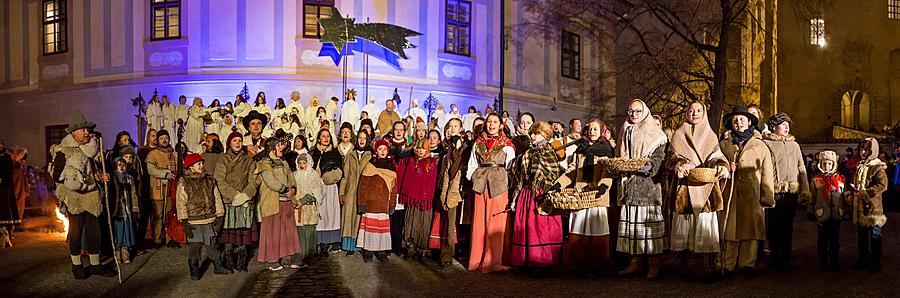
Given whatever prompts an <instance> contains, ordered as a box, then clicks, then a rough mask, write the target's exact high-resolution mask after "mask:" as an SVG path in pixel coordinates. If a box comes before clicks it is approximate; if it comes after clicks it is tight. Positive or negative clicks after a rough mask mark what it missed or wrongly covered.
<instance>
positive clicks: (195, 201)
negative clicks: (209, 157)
mask: <svg viewBox="0 0 900 298" xmlns="http://www.w3.org/2000/svg"><path fill="white" fill-rule="evenodd" d="M184 168H185V169H189V171H188V172H186V173H185V175H184V177H182V178H181V179H179V181H178V194H177V195H176V197H175V208H176V211H177V212H178V220H180V221H181V224H182V226H183V227H184V234H185V236H186V237H187V242H188V246H189V251H188V267H189V268H190V272H191V279H192V280H199V279H200V250H201V249H202V248H203V246H204V245H206V251H207V257H208V258H211V259H212V260H213V267H214V273H215V274H231V273H232V271H231V270H230V269H228V268H227V267H225V264H224V262H223V261H222V257H221V253H220V252H219V250H218V248H216V243H217V241H216V237H217V236H218V235H219V233H221V232H222V224H223V223H224V220H223V217H224V216H225V205H224V204H223V203H222V198H221V197H220V196H219V188H218V187H217V186H216V180H215V179H213V178H212V177H210V176H209V175H207V174H206V173H205V172H204V171H203V157H201V156H200V154H197V153H191V154H189V155H188V156H186V157H185V158H184Z"/></svg>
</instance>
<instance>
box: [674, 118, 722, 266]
mask: <svg viewBox="0 0 900 298" xmlns="http://www.w3.org/2000/svg"><path fill="white" fill-rule="evenodd" d="M704 109H705V107H704ZM707 119H708V118H707V116H706V113H705V111H704V114H703V119H702V120H701V121H700V122H699V123H697V124H691V123H689V122H685V123H682V124H681V127H679V128H678V129H677V130H675V132H674V133H673V134H672V146H670V147H669V148H670V153H669V159H668V160H667V161H666V166H667V167H668V168H669V169H670V170H671V171H672V172H674V173H677V174H676V175H677V176H680V173H681V172H682V170H690V169H693V168H713V169H716V170H717V172H718V173H724V175H726V176H727V175H728V159H726V158H725V155H723V154H722V151H721V150H720V149H719V144H718V143H717V140H716V133H715V132H714V131H713V130H712V128H710V126H709V120H707ZM677 176H676V177H675V179H677V182H676V183H674V184H675V187H674V188H673V190H672V192H673V193H671V194H667V195H669V196H671V197H670V201H671V202H672V205H670V206H671V208H672V229H671V234H670V245H671V249H672V250H673V251H685V250H687V251H691V252H695V253H717V252H719V244H720V243H719V220H718V217H717V215H716V214H717V213H716V212H718V211H721V210H722V208H723V205H724V204H723V201H722V190H721V189H720V188H719V185H718V183H706V184H701V183H695V182H691V181H688V178H687V177H677Z"/></svg>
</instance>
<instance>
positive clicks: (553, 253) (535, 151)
mask: <svg viewBox="0 0 900 298" xmlns="http://www.w3.org/2000/svg"><path fill="white" fill-rule="evenodd" d="M529 134H530V137H531V147H530V148H529V149H528V150H526V151H525V153H523V154H522V155H520V156H518V157H516V159H514V160H513V164H512V166H511V167H510V172H509V179H510V186H511V187H512V188H513V189H517V190H519V192H518V195H517V196H516V201H515V202H514V203H512V206H513V207H515V210H513V211H514V214H515V218H514V219H513V233H512V247H511V250H510V258H509V264H510V265H512V266H516V267H524V268H541V267H547V266H553V265H557V264H559V263H560V261H561V260H562V241H563V235H562V218H561V217H560V216H559V215H544V214H541V213H540V212H539V211H538V206H539V203H540V201H541V200H544V199H545V198H544V194H545V193H546V192H547V191H551V190H554V188H556V189H558V188H559V185H558V184H556V179H557V178H559V176H560V175H562V173H563V168H562V167H560V164H559V159H558V158H557V156H556V150H553V147H552V146H550V144H549V140H550V138H552V137H553V130H552V129H551V128H550V124H548V123H547V122H543V121H538V122H537V123H535V124H534V125H532V126H531V129H529Z"/></svg>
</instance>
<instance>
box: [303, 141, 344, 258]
mask: <svg viewBox="0 0 900 298" xmlns="http://www.w3.org/2000/svg"><path fill="white" fill-rule="evenodd" d="M316 139H317V142H316V145H315V146H314V147H313V148H312V150H311V151H310V154H311V155H312V158H313V168H314V169H315V170H316V172H318V173H319V175H321V176H322V181H323V182H325V197H324V199H322V200H317V201H316V204H317V207H318V209H319V224H318V225H317V226H316V240H317V241H318V242H319V249H320V252H321V253H322V255H325V254H327V253H328V252H329V251H332V252H334V251H338V250H340V248H339V247H338V243H340V242H341V203H340V199H339V198H338V182H340V180H341V177H342V176H343V171H342V170H341V168H342V167H343V165H344V160H343V158H342V157H341V154H340V153H339V152H338V150H337V149H336V148H335V146H334V137H332V136H331V131H329V130H327V129H322V130H319V133H318V137H317V138H316Z"/></svg>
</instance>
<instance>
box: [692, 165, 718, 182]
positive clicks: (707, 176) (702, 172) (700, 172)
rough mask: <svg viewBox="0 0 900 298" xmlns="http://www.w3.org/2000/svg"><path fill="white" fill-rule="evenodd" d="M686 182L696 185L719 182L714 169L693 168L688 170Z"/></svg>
mask: <svg viewBox="0 0 900 298" xmlns="http://www.w3.org/2000/svg"><path fill="white" fill-rule="evenodd" d="M687 178H688V180H691V181H693V182H696V183H713V182H717V181H719V177H717V176H716V169H711V168H693V169H690V170H688V176H687Z"/></svg>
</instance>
